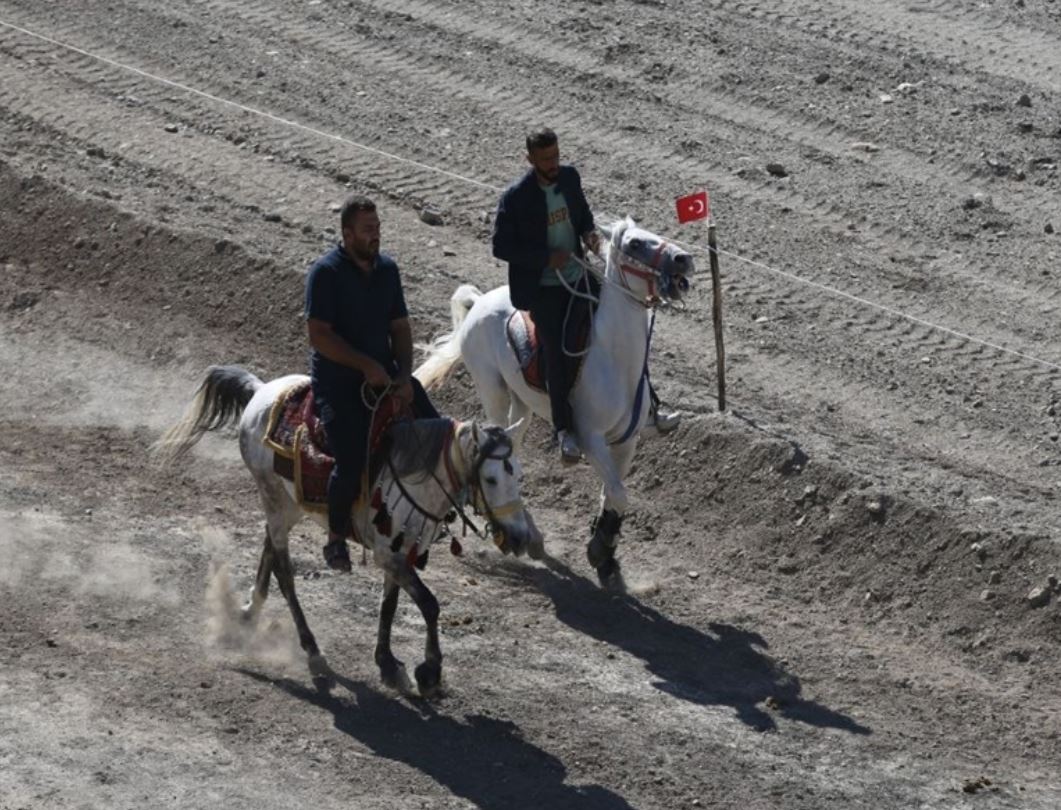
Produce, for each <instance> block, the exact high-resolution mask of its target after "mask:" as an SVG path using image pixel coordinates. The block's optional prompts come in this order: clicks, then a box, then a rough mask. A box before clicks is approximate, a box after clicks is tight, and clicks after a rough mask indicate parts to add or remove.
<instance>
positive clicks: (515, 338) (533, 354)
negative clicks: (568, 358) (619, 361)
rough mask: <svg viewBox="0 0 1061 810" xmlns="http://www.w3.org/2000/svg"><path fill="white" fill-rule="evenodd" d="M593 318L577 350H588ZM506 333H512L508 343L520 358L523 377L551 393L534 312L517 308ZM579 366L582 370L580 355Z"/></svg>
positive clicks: (581, 333) (582, 327) (585, 325)
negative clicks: (532, 315)
mask: <svg viewBox="0 0 1061 810" xmlns="http://www.w3.org/2000/svg"><path fill="white" fill-rule="evenodd" d="M589 327H590V320H589V318H586V319H585V320H584V321H583V322H582V324H581V325H580V327H579V329H578V332H577V334H578V339H577V340H576V341H575V346H574V348H573V349H571V347H568V348H569V350H573V351H575V352H580V353H581V352H583V351H585V348H586V346H588V345H589ZM505 334H506V335H508V345H509V346H511V347H512V351H514V352H515V353H516V359H517V360H518V361H519V368H520V371H522V372H523V379H524V381H525V382H526V383H527V385H529V386H530V387H531V388H534V389H536V390H538V391H541V392H543V393H546V392H548V390H549V388H548V386H547V385H546V376H545V352H542V351H540V344H539V343H538V328H537V327H536V326H535V325H534V320H533V319H532V318H531V314H530V313H529V312H527V311H526V310H525V309H517V310H516V311H515V312H513V313H512V314H511V315H509V316H508V320H507V321H506V322H505ZM578 367H579V370H580V371H581V369H582V358H581V357H580V358H579V361H578Z"/></svg>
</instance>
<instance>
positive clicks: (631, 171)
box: [0, 0, 1061, 810]
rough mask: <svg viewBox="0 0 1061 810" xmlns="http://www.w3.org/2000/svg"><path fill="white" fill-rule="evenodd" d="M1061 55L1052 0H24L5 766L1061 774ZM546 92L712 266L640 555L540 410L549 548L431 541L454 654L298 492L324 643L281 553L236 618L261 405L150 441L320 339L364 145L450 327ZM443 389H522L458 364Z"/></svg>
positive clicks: (40, 787) (16, 2)
mask: <svg viewBox="0 0 1061 810" xmlns="http://www.w3.org/2000/svg"><path fill="white" fill-rule="evenodd" d="M1059 92H1061V5H1059V4H1058V3H1057V2H1056V0H1023V2H1017V3H1011V2H1006V3H1003V2H993V1H991V0H989V1H988V2H976V3H974V2H964V1H962V0H926V2H912V1H911V2H909V3H868V2H855V0H828V2H795V1H794V0H793V1H789V0H776V1H775V2H769V3H766V4H753V3H723V2H717V1H716V0H710V1H709V2H694V1H693V0H615V2H610V3H604V2H599V0H597V1H596V2H594V1H593V0H585V1H583V0H572V2H569V3H567V4H566V5H564V6H556V7H551V8H549V9H548V11H547V12H546V11H545V10H544V9H543V7H542V6H541V5H540V4H535V3H531V2H528V0H503V1H502V2H486V1H485V0H468V1H467V2H456V0H448V1H447V0H439V1H438V2H429V1H428V0H410V1H409V2H401V1H400V0H309V2H298V3H284V2H280V0H238V2H237V0H176V2H172V3H166V4H161V3H152V2H147V1H146V0H109V2H101V1H100V0H85V1H84V2H80V3H76V4H74V3H69V2H49V3H43V2H39V0H0V212H2V214H3V216H2V217H0V372H2V379H3V383H2V384H0V429H2V433H3V435H4V440H3V441H2V442H0V554H2V556H3V559H4V563H3V565H0V589H2V594H3V606H2V607H0V639H2V642H3V647H4V650H5V653H4V655H3V658H2V661H0V809H2V810H16V808H34V809H36V808H49V809H50V808H88V807H92V808H95V807H100V808H118V807H142V806H144V805H145V804H147V803H150V804H151V805H152V806H156V807H182V808H183V807H196V808H198V807H218V806H226V807H232V808H235V807H255V808H273V807H276V808H280V807H285V808H286V807H290V806H292V805H293V804H297V805H305V806H311V807H318V808H329V807H336V808H339V807H343V808H350V807H356V808H406V807H408V808H416V807H424V808H464V807H483V808H499V809H500V808H528V810H529V809H530V808H567V807H571V808H601V809H604V808H625V807H637V808H677V807H719V808H808V810H822V809H826V808H830V809H831V808H835V810H841V809H843V810H846V809H847V808H858V807H866V808H874V810H880V809H888V808H894V809H895V810H899V809H900V808H902V809H903V810H905V809H906V808H956V807H970V808H973V807H976V808H979V807H983V808H1010V807H1012V808H1056V807H1058V806H1061V681H1059V679H1058V677H1057V672H1058V651H1059V649H1061V646H1059V642H1061V588H1059V586H1058V585H1057V578H1058V577H1061V546H1059V543H1058V538H1059V535H1058V526H1059V525H1061V503H1059V495H1061V452H1059V451H1061V340H1059V339H1058V337H1057V325H1058V316H1059V312H1061V269H1059V267H1061V265H1059V261H1058V260H1059V258H1061V241H1059V240H1061V234H1059V233H1058V230H1061V174H1059V171H1058V164H1059V162H1061V105H1059V101H1058V93H1059ZM539 124H547V125H550V126H552V127H553V128H554V129H556V130H557V132H558V133H559V135H560V144H561V149H562V153H563V155H564V157H565V158H566V159H567V160H569V161H570V162H573V163H574V164H575V165H576V166H578V168H579V169H580V171H581V173H582V176H583V178H584V182H585V187H586V191H587V195H588V196H589V199H590V201H591V203H592V204H593V206H594V209H595V210H596V212H597V215H598V219H599V220H601V221H602V222H604V223H606V222H607V221H608V220H609V219H610V218H614V217H619V216H626V215H628V214H629V215H631V216H633V217H635V218H636V219H637V221H638V222H639V223H640V224H642V225H644V226H645V227H647V228H649V229H651V230H653V231H656V232H658V233H661V234H663V235H666V236H667V237H669V238H673V239H677V240H680V241H681V242H682V243H683V244H685V245H687V246H688V247H689V248H690V249H691V250H692V251H693V252H694V254H695V256H696V257H697V261H698V265H699V268H700V273H699V274H698V276H697V279H696V281H697V285H696V287H695V288H694V292H693V294H692V296H691V299H690V305H689V307H688V308H687V309H686V310H685V311H663V312H661V313H660V316H659V318H658V324H657V328H656V333H655V335H656V337H655V340H654V343H653V351H652V360H651V368H652V375H653V380H654V381H655V383H656V385H657V387H658V388H659V389H660V391H661V392H662V393H663V395H664V397H665V398H666V399H667V400H668V401H669V402H670V403H671V404H673V405H674V406H676V407H678V408H680V409H681V410H682V411H683V412H684V414H685V419H684V421H683V423H682V426H681V427H680V428H679V429H678V430H677V431H676V432H674V433H673V434H670V435H667V436H664V437H651V438H645V439H644V440H643V441H642V444H641V446H640V448H639V450H638V456H637V460H636V462H635V468H634V471H633V474H632V476H631V479H630V481H629V484H630V489H631V496H632V512H631V514H630V516H629V517H628V519H627V521H626V523H625V524H624V526H623V539H622V542H621V545H620V552H619V554H620V558H621V559H622V561H623V565H624V571H625V573H626V575H627V579H628V584H629V586H630V587H629V592H628V593H627V594H622V595H619V594H614V593H607V592H604V591H602V590H601V589H600V588H599V587H598V586H597V583H596V579H595V576H594V575H593V571H592V569H591V568H590V567H589V565H588V563H587V561H586V559H585V550H584V547H585V542H586V540H587V539H588V534H589V521H590V518H591V517H592V515H593V514H594V512H595V511H596V508H597V499H598V492H597V483H596V478H595V476H594V475H593V474H592V472H591V470H589V468H587V467H585V466H582V467H578V468H576V469H574V470H563V469H561V468H560V467H559V465H558V464H556V463H554V454H555V448H554V446H553V445H552V444H551V442H550V439H549V433H548V430H547V429H546V427H545V426H544V425H543V424H541V423H540V422H539V423H536V425H535V426H534V428H533V429H532V431H531V433H530V434H529V436H528V441H527V444H526V446H525V448H524V452H523V459H522V460H523V462H524V466H525V469H526V471H527V478H526V483H525V487H524V492H525V497H526V499H527V502H528V505H529V507H530V509H531V510H532V511H533V513H534V516H535V519H536V520H537V522H538V525H539V526H540V527H541V528H542V530H543V531H544V533H545V535H546V548H547V551H548V552H549V555H550V558H549V559H548V560H546V561H544V562H540V563H539V562H531V561H527V560H525V559H522V558H521V559H513V558H511V557H506V556H503V555H502V554H501V553H500V552H499V551H498V550H497V549H495V548H493V547H492V546H488V545H486V544H484V543H482V542H480V541H478V540H476V539H475V538H473V537H468V538H465V539H464V541H463V543H464V549H465V553H464V555H463V556H461V557H453V556H451V555H450V554H448V553H447V552H446V549H445V548H444V547H443V546H439V547H437V548H436V549H435V551H434V552H433V553H432V555H431V560H430V565H429V566H428V568H427V571H426V572H425V575H424V576H425V581H426V582H427V583H428V585H429V586H430V587H431V588H432V589H433V590H434V591H435V593H436V594H437V595H438V597H439V600H440V602H441V604H442V619H441V622H442V627H443V634H442V646H443V652H444V654H445V655H446V663H445V677H446V683H445V689H444V692H443V694H442V696H441V697H439V698H438V699H435V700H432V701H421V700H419V699H416V698H411V697H408V696H403V695H401V694H398V693H395V692H391V691H389V690H387V689H385V688H384V687H383V686H382V685H381V684H380V682H379V675H378V671H377V669H376V667H375V665H374V662H373V658H372V651H373V645H374V641H375V632H376V614H377V610H378V603H379V596H380V595H379V593H378V590H379V587H378V586H379V580H378V576H377V575H376V574H375V572H374V571H373V569H372V568H371V567H366V568H360V567H357V566H355V570H354V572H353V574H352V575H345V576H344V575H338V574H335V573H333V572H331V571H330V570H328V569H327V568H326V567H325V566H324V563H323V561H322V559H321V556H320V546H321V544H322V542H323V537H322V536H321V533H320V531H319V530H318V529H317V528H316V527H315V526H312V525H310V524H308V523H305V524H302V525H301V526H300V527H298V528H297V529H296V530H295V535H294V539H293V552H292V553H293V556H294V559H295V564H296V567H297V570H298V574H299V579H298V588H299V593H300V597H301V599H302V603H303V606H304V608H305V610H306V613H307V617H308V619H309V622H310V625H311V626H312V627H313V629H314V631H315V633H316V635H317V638H318V640H319V641H320V642H321V646H322V648H323V649H324V651H325V652H326V654H327V655H328V658H329V661H330V662H331V664H332V665H333V667H334V668H335V669H336V670H337V672H338V674H339V685H338V687H337V688H335V689H334V690H332V691H331V692H330V693H324V692H318V691H316V690H315V689H314V688H313V684H312V681H311V679H310V677H309V673H308V671H307V669H306V666H305V661H304V656H303V655H302V652H301V650H299V648H298V643H297V638H296V637H295V634H294V631H293V628H292V625H291V621H290V618H289V615H288V613H287V610H286V607H285V606H284V604H283V600H282V598H280V597H279V595H278V594H276V593H274V594H273V598H272V599H271V600H270V601H269V602H268V603H267V605H266V608H265V616H264V617H263V621H262V622H261V624H260V625H259V626H258V627H257V628H254V629H248V628H244V627H241V626H240V625H238V624H237V623H235V622H234V621H233V619H232V615H233V610H234V607H235V606H236V605H238V604H239V602H240V600H242V598H243V597H244V595H245V594H246V593H247V592H248V591H249V588H250V585H251V582H252V579H253V575H254V571H255V566H256V563H257V554H258V550H259V548H260V545H261V541H262V535H263V525H262V513H261V509H260V506H259V503H258V499H257V494H256V491H255V488H254V485H253V482H252V481H251V479H250V477H249V476H248V475H247V472H246V470H245V469H244V468H243V466H242V462H241V461H240V459H239V455H238V450H237V447H236V442H235V441H234V439H233V438H232V437H231V436H230V435H219V436H217V437H211V438H210V439H209V440H208V441H205V442H204V443H203V444H202V445H200V446H199V447H198V448H197V450H196V452H195V454H194V455H193V456H192V457H191V458H190V459H189V460H188V462H187V463H186V464H185V465H183V466H182V467H180V468H179V469H176V470H173V471H162V470H158V469H156V468H154V467H153V466H152V464H151V461H150V459H149V457H148V452H147V449H148V446H149V445H150V443H151V442H152V441H154V440H155V439H156V438H158V436H159V435H160V433H161V432H162V430H164V429H165V428H166V427H167V426H168V425H169V424H171V423H172V422H173V421H174V420H176V419H177V418H178V417H179V415H180V413H181V411H182V409H183V407H184V405H185V403H186V402H187V401H188V400H189V399H190V398H191V395H192V394H193V392H194V389H195V386H196V385H197V384H198V382H199V380H200V379H201V377H202V373H203V370H204V369H205V368H206V367H207V366H208V365H210V364H213V363H237V364H240V365H243V366H245V367H247V368H249V369H250V370H252V371H253V372H254V373H256V374H258V375H259V376H260V377H262V378H263V379H270V378H273V377H276V376H279V375H281V374H285V373H290V372H295V371H304V370H305V367H306V338H305V334H304V325H303V322H302V292H303V291H302V284H303V276H304V271H305V269H306V267H307V266H308V265H309V263H310V262H311V261H312V260H313V259H314V258H315V257H316V256H317V255H319V254H320V253H321V252H323V251H324V250H325V249H326V248H327V247H328V245H329V244H330V243H331V242H333V241H334V240H335V238H336V227H337V225H338V222H337V219H338V216H337V214H336V213H335V212H336V210H337V206H338V204H339V203H341V201H342V200H343V199H344V198H345V197H346V196H347V195H349V194H350V193H353V192H361V193H368V194H370V195H372V196H373V197H374V198H375V199H376V200H377V201H378V203H379V204H380V208H381V219H382V221H383V227H384V250H385V251H386V252H388V253H390V254H391V255H393V256H394V257H395V258H396V259H397V260H398V262H399V265H400V266H401V268H402V273H403V279H404V284H405V289H406V294H407V298H408V300H409V303H410V310H411V316H412V319H413V326H414V334H415V335H416V336H417V337H418V338H419V339H421V340H427V339H429V338H430V337H431V336H433V335H435V334H438V333H439V332H441V331H444V330H445V329H446V328H447V326H448V322H449V297H450V295H451V294H452V293H453V291H454V290H455V289H456V287H457V286H458V285H459V284H461V283H473V284H476V285H477V286H479V287H481V288H483V289H489V288H491V287H494V286H497V285H498V284H501V283H503V281H504V268H503V267H502V266H501V265H500V264H499V263H498V262H496V261H494V260H493V259H492V258H491V257H490V250H489V235H490V229H491V222H492V213H493V208H494V205H495V203H496V199H497V196H498V194H499V192H500V189H501V188H503V187H504V186H505V185H506V184H507V183H508V182H510V181H511V180H512V179H514V178H515V177H516V176H518V174H519V173H520V172H522V171H523V168H524V166H525V165H526V164H525V162H524V158H523V154H522V151H523V150H522V142H523V137H524V135H525V132H526V131H527V130H528V129H529V128H531V127H533V126H536V125H539ZM699 188H707V189H708V190H709V191H710V194H711V200H712V208H713V211H714V215H715V221H716V222H717V225H718V232H719V238H720V243H721V248H722V249H723V251H724V252H723V253H722V255H721V257H720V258H721V262H722V270H723V286H724V295H725V319H726V322H725V334H726V344H727V345H726V348H727V360H728V366H727V383H728V401H729V408H728V410H727V411H726V412H725V413H722V414H720V413H719V412H718V408H717V402H716V400H715V384H716V376H715V375H716V371H715V366H714V362H715V352H714V346H713V344H712V335H711V332H712V330H711V317H710V304H711V295H710V282H709V279H708V274H707V273H706V269H707V265H708V257H707V252H706V232H705V231H704V230H703V229H701V228H699V227H698V226H683V227H681V228H679V226H677V225H676V224H675V221H674V198H675V197H677V196H679V195H681V194H685V193H688V192H690V191H693V190H696V189H699ZM425 209H430V210H432V211H433V212H434V213H436V214H437V215H438V217H439V218H440V222H441V224H428V222H427V220H431V221H432V222H437V221H439V220H436V219H434V218H432V217H427V216H425V215H424V212H425ZM437 400H438V403H439V404H440V406H441V409H442V410H444V411H446V412H448V413H451V414H453V415H454V416H457V417H463V418H467V417H471V416H480V415H481V411H480V409H479V404H478V402H477V401H476V399H475V395H474V391H473V390H472V387H471V383H470V379H469V378H468V376H467V374H466V373H464V372H459V373H458V374H457V375H456V376H455V377H454V378H453V379H451V380H450V381H449V382H448V383H447V384H446V385H445V387H444V388H443V389H442V390H441V391H440V392H439V393H438V394H437ZM421 638H422V621H421V619H420V616H419V613H418V612H417V611H416V609H415V608H414V607H413V606H411V605H410V604H409V603H408V602H407V601H405V600H403V601H402V602H401V604H400V607H399V615H398V619H397V621H396V624H395V631H394V643H395V650H396V652H397V653H398V654H399V656H400V657H404V658H405V659H406V661H407V662H409V663H410V664H411V663H414V662H415V659H416V656H417V655H418V649H417V647H418V645H419V641H420V639H421Z"/></svg>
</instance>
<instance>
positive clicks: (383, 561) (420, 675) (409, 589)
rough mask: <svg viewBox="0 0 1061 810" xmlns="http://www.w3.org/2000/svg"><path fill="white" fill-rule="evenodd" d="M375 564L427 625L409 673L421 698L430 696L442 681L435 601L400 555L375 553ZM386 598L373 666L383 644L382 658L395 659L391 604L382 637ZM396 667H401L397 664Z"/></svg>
mask: <svg viewBox="0 0 1061 810" xmlns="http://www.w3.org/2000/svg"><path fill="white" fill-rule="evenodd" d="M376 562H377V564H379V565H380V567H381V568H383V570H384V571H385V572H386V575H387V577H388V581H389V582H394V583H396V587H400V588H401V589H402V590H403V591H405V592H406V593H407V594H408V595H409V598H410V599H412V600H413V602H415V603H416V606H417V607H418V608H419V609H420V614H421V615H422V616H423V617H424V623H425V624H426V625H427V640H426V642H425V644H424V660H423V662H422V663H421V664H419V665H418V666H417V667H416V669H415V670H413V675H414V676H415V677H416V685H417V686H418V687H419V688H420V695H421V696H422V697H430V696H431V695H432V694H434V692H435V691H436V690H437V689H438V687H439V684H440V683H441V681H442V648H441V645H440V644H439V637H438V616H439V606H438V599H436V598H435V595H434V594H433V593H431V591H430V590H429V589H428V587H427V586H426V585H425V584H424V582H423V580H421V579H420V577H419V575H418V574H417V573H416V571H415V569H413V568H412V567H410V566H409V564H408V562H407V561H406V557H405V554H404V553H402V552H399V553H394V552H391V551H390V549H387V551H386V552H385V553H383V554H380V553H378V552H377V554H376ZM388 595H389V594H388ZM388 595H385V596H384V604H383V608H381V610H380V638H379V640H378V641H377V646H376V662H377V663H379V662H380V655H381V653H380V650H381V645H384V644H385V647H384V649H386V653H385V656H386V655H389V656H390V658H391V660H395V659H394V656H393V655H392V654H390V624H391V622H392V621H393V618H394V607H393V605H392V606H391V607H390V617H389V619H388V620H387V623H386V625H387V626H386V635H385V636H384V610H385V609H386V608H387V596H388ZM393 599H394V603H395V604H396V603H397V599H398V597H397V590H395V593H394V597H393ZM398 665H399V666H401V665H400V663H399V664H398ZM380 672H381V674H382V673H383V665H382V664H380ZM403 672H404V670H403ZM384 680H385V681H386V676H384ZM399 688H401V687H399Z"/></svg>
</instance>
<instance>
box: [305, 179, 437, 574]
mask: <svg viewBox="0 0 1061 810" xmlns="http://www.w3.org/2000/svg"><path fill="white" fill-rule="evenodd" d="M340 224H341V226H342V241H341V242H340V243H339V244H337V245H336V246H335V247H334V248H332V249H331V250H330V251H328V252H327V253H325V254H324V255H323V256H321V257H320V258H319V259H318V260H317V261H316V262H314V264H313V266H312V267H310V269H309V274H308V275H307V277H306V309H305V316H306V327H307V330H308V332H309V342H310V345H311V346H312V352H311V356H310V378H311V380H312V384H313V396H314V399H315V400H316V403H317V408H318V412H319V413H320V417H321V421H322V422H323V423H324V431H325V433H326V435H327V437H328V444H329V445H330V447H331V451H332V455H333V456H334V457H335V468H334V469H333V470H332V474H331V478H330V479H329V480H328V544H327V545H326V546H325V547H324V559H325V560H326V561H327V563H328V565H329V566H330V567H332V568H335V569H338V570H341V571H349V570H350V551H349V549H348V547H347V544H346V538H347V537H348V536H350V534H351V526H350V512H351V509H352V508H353V505H354V501H355V500H356V499H357V496H358V494H359V490H360V488H361V474H362V472H363V470H364V468H365V461H366V459H365V453H366V450H367V448H368V439H369V435H368V434H369V429H370V427H371V425H370V422H371V417H372V414H371V412H370V410H369V409H368V407H367V406H366V405H365V403H364V400H363V398H362V395H361V387H362V383H368V385H369V387H371V388H375V389H382V388H385V387H387V386H391V387H392V390H393V391H394V392H395V393H396V394H397V395H398V397H399V398H401V399H402V400H403V401H404V402H406V403H407V404H411V405H412V408H413V413H414V414H415V416H416V418H418V419H428V418H437V417H438V415H439V414H438V411H436V410H435V408H434V406H433V405H432V404H431V401H430V400H429V399H428V397H427V394H426V393H425V392H424V389H423V386H421V385H420V383H419V381H418V380H417V379H416V378H415V377H413V376H412V367H413V337H412V330H411V329H410V326H409V312H408V310H407V309H406V307H405V295H404V293H403V292H402V282H401V277H400V275H399V273H398V265H397V264H395V263H394V260H393V259H391V258H390V257H389V256H385V255H383V254H381V253H380V252H379V244H380V222H379V215H378V214H377V213H376V205H375V203H373V202H372V200H370V199H368V198H367V197H359V196H358V197H351V198H350V199H349V200H347V201H346V203H345V204H344V205H343V208H342V212H341V214H340Z"/></svg>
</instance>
